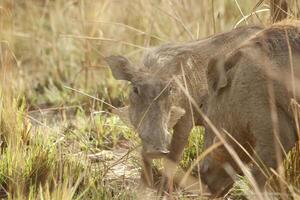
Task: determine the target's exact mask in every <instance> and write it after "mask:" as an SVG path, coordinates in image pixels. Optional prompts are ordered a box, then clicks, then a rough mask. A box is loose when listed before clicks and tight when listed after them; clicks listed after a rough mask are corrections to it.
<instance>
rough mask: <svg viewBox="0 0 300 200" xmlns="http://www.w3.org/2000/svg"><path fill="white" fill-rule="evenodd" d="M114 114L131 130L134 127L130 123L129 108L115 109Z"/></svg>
mask: <svg viewBox="0 0 300 200" xmlns="http://www.w3.org/2000/svg"><path fill="white" fill-rule="evenodd" d="M112 112H113V113H114V114H116V115H118V116H119V117H120V119H121V120H122V122H124V124H126V125H127V126H128V127H130V128H131V127H132V125H131V123H130V119H129V107H128V106H125V107H122V108H117V109H114V110H113V111H112Z"/></svg>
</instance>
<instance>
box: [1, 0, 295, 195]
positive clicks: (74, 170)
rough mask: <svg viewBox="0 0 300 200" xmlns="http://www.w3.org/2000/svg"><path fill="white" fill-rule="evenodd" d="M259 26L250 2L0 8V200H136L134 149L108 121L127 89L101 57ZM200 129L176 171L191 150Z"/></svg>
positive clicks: (27, 3)
mask: <svg viewBox="0 0 300 200" xmlns="http://www.w3.org/2000/svg"><path fill="white" fill-rule="evenodd" d="M293 5H294V6H293V7H292V8H291V9H292V10H293V11H294V13H298V8H299V7H298V2H296V1H295V3H294V4H293ZM254 11H258V12H257V14H254V15H252V16H250V17H248V18H247V20H245V21H240V19H242V18H243V17H244V16H247V15H249V14H251V13H252V12H254ZM268 18H269V12H268V5H267V4H264V3H261V4H257V2H256V1H252V0H239V1H235V0H205V1H199V0H166V1H163V0H151V1H150V0H130V1H129V0H127V1H126V0H99V1H90V0H0V70H1V72H0V77H1V79H0V81H1V82H0V84H1V85H0V153H1V155H0V198H5V199H45V200H48V199H49V200H50V199H57V200H60V199H139V198H138V195H139V194H138V192H137V190H136V188H137V186H138V180H139V170H140V168H141V166H140V162H139V146H140V141H139V138H138V136H137V135H136V134H135V133H133V132H132V131H131V130H130V129H129V128H128V127H126V126H125V125H124V124H123V123H122V122H121V121H120V120H119V118H118V117H117V116H115V115H113V114H112V113H111V110H112V108H113V107H120V106H122V105H124V104H126V101H127V100H126V97H127V89H128V84H127V83H125V82H121V81H115V80H114V79H113V78H112V76H111V74H110V71H109V69H108V67H107V66H106V65H105V63H104V62H103V58H104V57H105V56H108V55H111V54H122V55H125V56H127V57H129V58H130V59H131V60H133V61H137V60H138V58H139V57H140V56H141V54H142V53H143V50H144V49H146V48H148V47H150V46H155V45H160V44H163V43H166V42H185V41H190V40H196V39H200V38H203V37H206V36H209V35H212V34H214V33H217V32H221V31H226V30H231V29H233V28H234V27H235V26H236V25H238V26H240V25H245V24H253V23H260V24H267V23H268ZM103 102H105V103H103ZM202 131H203V130H202V128H195V129H194V130H193V133H192V135H191V137H190V142H189V144H188V146H187V148H186V150H185V153H184V156H183V160H182V162H181V166H182V168H184V169H186V168H187V167H188V166H189V165H190V163H191V162H192V160H193V158H195V156H196V155H198V154H199V153H200V152H201V147H202V134H201V133H202ZM157 165H158V166H159V163H158V164H157ZM291 165H297V166H299V158H298V163H294V164H291ZM298 169H300V168H299V167H298ZM292 173H293V172H291V173H290V176H291V177H293V178H295V177H297V176H298V179H297V178H295V180H296V181H295V182H297V181H298V182H297V183H298V184H299V182H300V181H299V171H298V172H294V175H292ZM240 186H241V187H237V188H238V189H237V191H236V195H237V196H238V195H239V189H241V188H243V186H244V183H243V184H241V185H240ZM151 195H152V194H151V192H149V195H148V196H149V198H150V199H151ZM146 197H147V195H146V194H145V196H144V198H146ZM177 197H178V198H180V199H187V198H192V197H189V196H188V195H185V193H184V192H181V191H178V194H177ZM194 198H200V197H194Z"/></svg>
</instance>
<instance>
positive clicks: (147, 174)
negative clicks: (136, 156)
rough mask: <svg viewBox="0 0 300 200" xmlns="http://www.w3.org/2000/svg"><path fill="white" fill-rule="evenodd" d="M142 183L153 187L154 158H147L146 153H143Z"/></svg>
mask: <svg viewBox="0 0 300 200" xmlns="http://www.w3.org/2000/svg"><path fill="white" fill-rule="evenodd" d="M141 179H142V184H144V185H146V186H147V187H153V186H154V181H153V172H152V160H151V159H149V158H147V156H146V155H144V154H143V153H142V172H141Z"/></svg>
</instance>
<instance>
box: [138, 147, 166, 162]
mask: <svg viewBox="0 0 300 200" xmlns="http://www.w3.org/2000/svg"><path fill="white" fill-rule="evenodd" d="M169 152H170V151H169V150H168V149H167V148H165V147H158V146H153V145H144V146H143V155H144V156H146V157H148V158H152V159H154V158H161V157H164V156H166V155H167V154H168V153H169Z"/></svg>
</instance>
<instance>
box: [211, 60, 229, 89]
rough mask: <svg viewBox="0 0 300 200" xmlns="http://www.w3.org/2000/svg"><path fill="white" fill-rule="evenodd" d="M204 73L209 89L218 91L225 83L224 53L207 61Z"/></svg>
mask: <svg viewBox="0 0 300 200" xmlns="http://www.w3.org/2000/svg"><path fill="white" fill-rule="evenodd" d="M206 75H207V82H208V90H209V91H218V90H219V89H221V88H223V87H225V86H226V85H227V76H226V71H225V56H224V55H222V56H219V57H216V58H212V59H211V60H210V61H209V63H208V66H207V72H206Z"/></svg>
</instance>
